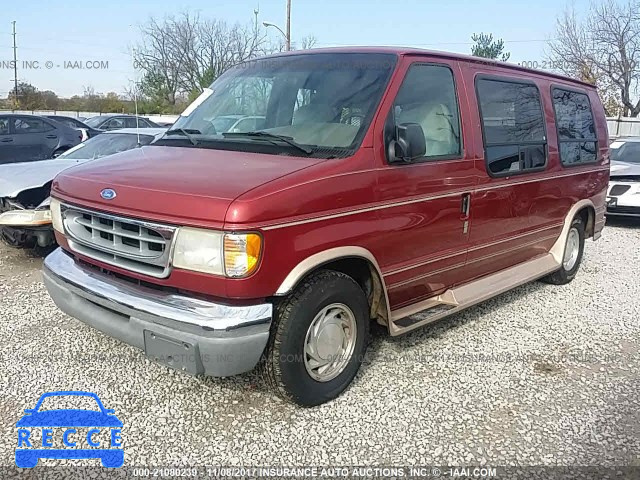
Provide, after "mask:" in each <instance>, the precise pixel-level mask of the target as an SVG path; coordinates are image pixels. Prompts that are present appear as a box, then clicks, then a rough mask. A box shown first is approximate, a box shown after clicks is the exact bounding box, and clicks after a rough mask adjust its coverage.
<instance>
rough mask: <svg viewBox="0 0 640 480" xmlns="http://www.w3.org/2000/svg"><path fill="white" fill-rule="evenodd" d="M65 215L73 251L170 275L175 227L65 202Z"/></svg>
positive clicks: (147, 272) (155, 274)
mask: <svg viewBox="0 0 640 480" xmlns="http://www.w3.org/2000/svg"><path fill="white" fill-rule="evenodd" d="M62 218H63V222H64V228H65V232H66V234H67V237H68V240H69V246H70V247H71V249H72V250H74V251H76V252H78V253H80V254H81V255H85V256H87V257H90V258H93V259H95V260H99V261H101V262H104V263H107V264H109V265H115V266H117V267H120V268H124V269H126V270H131V271H134V272H138V273H142V274H145V275H150V276H153V277H158V278H164V277H167V276H168V275H169V269H170V261H169V260H170V255H171V242H172V240H173V235H174V233H175V227H171V226H166V225H158V224H154V223H150V222H145V221H144V220H137V219H132V218H126V217H120V216H116V215H111V214H108V213H102V212H95V211H91V210H85V209H83V208H78V207H73V206H67V205H64V206H63V208H62Z"/></svg>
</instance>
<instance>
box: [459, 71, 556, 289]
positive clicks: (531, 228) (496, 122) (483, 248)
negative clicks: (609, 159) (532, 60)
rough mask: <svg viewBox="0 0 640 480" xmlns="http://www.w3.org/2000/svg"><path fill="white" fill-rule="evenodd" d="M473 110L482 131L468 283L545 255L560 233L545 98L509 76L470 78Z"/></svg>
mask: <svg viewBox="0 0 640 480" xmlns="http://www.w3.org/2000/svg"><path fill="white" fill-rule="evenodd" d="M470 73H471V78H468V79H467V83H468V84H470V83H471V82H473V83H474V85H475V88H474V89H471V88H470V89H469V90H470V92H475V95H473V93H472V94H471V95H470V96H472V97H473V98H470V108H471V110H472V112H473V114H474V115H475V116H476V118H478V123H479V124H480V126H481V129H482V139H481V143H482V144H481V145H480V147H481V152H482V156H481V158H479V159H478V160H477V163H478V165H477V169H478V171H479V172H481V176H480V182H479V185H478V187H477V189H476V190H475V191H474V193H473V195H472V198H471V228H470V230H471V238H470V244H469V253H468V257H467V266H466V270H467V274H468V276H469V278H468V279H467V280H472V279H475V278H479V277H482V276H485V275H489V274H491V273H495V272H498V271H500V270H503V269H505V268H508V267H511V266H514V265H517V264H519V263H522V262H525V261H527V260H530V259H532V258H534V257H536V256H538V255H541V254H544V253H546V252H548V251H549V249H550V248H551V246H552V245H553V243H554V242H555V240H556V239H557V237H558V235H559V234H560V231H561V229H562V221H561V220H560V219H558V215H557V214H556V212H557V211H558V209H559V208H562V204H561V202H560V201H559V198H560V196H561V192H559V191H558V185H557V184H555V185H554V184H553V183H552V182H550V181H549V176H550V175H549V174H550V169H551V167H554V168H557V166H556V165H555V162H553V163H551V162H549V142H548V137H547V123H548V122H549V121H551V120H550V119H551V118H552V116H551V115H552V114H551V113H550V112H547V108H546V106H547V102H546V101H545V97H544V96H543V93H544V90H543V89H541V87H540V85H538V84H537V83H536V82H534V81H533V80H531V79H530V78H524V77H520V76H516V75H512V74H511V73H510V72H506V73H505V74H502V73H496V74H494V73H491V74H490V75H488V74H485V73H482V72H480V73H478V72H473V71H471V72H470Z"/></svg>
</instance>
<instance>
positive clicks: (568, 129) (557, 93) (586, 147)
mask: <svg viewBox="0 0 640 480" xmlns="http://www.w3.org/2000/svg"><path fill="white" fill-rule="evenodd" d="M553 108H554V110H555V112H556V126H557V129H558V148H559V149H560V161H561V162H562V164H563V165H565V166H570V165H580V164H583V163H593V162H595V161H596V158H597V155H596V152H597V146H598V139H597V137H596V127H595V123H594V121H593V113H592V112H591V103H590V102H589V97H587V95H585V94H584V93H579V92H572V91H570V90H564V89H561V88H554V89H553Z"/></svg>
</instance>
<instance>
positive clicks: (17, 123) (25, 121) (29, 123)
mask: <svg viewBox="0 0 640 480" xmlns="http://www.w3.org/2000/svg"><path fill="white" fill-rule="evenodd" d="M13 128H14V130H13V131H14V132H15V133H43V132H48V131H49V130H53V127H52V126H51V125H50V124H48V123H47V122H45V121H43V120H41V119H39V118H16V119H15V120H14V121H13Z"/></svg>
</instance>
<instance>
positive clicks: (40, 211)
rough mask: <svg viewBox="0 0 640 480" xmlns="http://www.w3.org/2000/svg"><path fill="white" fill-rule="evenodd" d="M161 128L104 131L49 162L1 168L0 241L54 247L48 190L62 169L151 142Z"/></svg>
mask: <svg viewBox="0 0 640 480" xmlns="http://www.w3.org/2000/svg"><path fill="white" fill-rule="evenodd" d="M165 131H166V129H164V128H145V129H140V130H139V131H138V130H136V129H135V128H123V129H120V130H111V131H108V132H104V133H102V134H100V135H98V136H96V137H93V138H90V139H88V140H87V141H86V142H83V143H80V144H78V145H76V146H75V147H73V148H71V149H69V150H67V151H66V152H64V153H63V154H62V155H60V156H59V157H57V158H55V159H51V160H41V161H37V162H25V163H9V164H6V165H0V238H1V239H2V240H3V241H4V242H5V243H7V244H9V245H11V246H14V247H24V246H35V245H36V244H37V245H38V246H40V247H43V248H46V247H48V246H50V245H54V244H55V238H54V235H53V229H52V228H51V212H50V210H49V191H50V188H51V182H52V181H53V178H54V177H55V176H56V175H57V174H58V173H60V172H61V171H62V170H64V169H65V168H69V167H72V166H74V165H77V164H79V163H83V162H87V161H89V160H95V159H96V158H101V157H105V156H107V155H114V154H116V153H119V152H124V151H126V150H131V149H133V148H136V147H138V146H144V145H148V144H149V143H151V142H152V141H153V140H154V139H155V138H157V137H158V136H160V135H162V134H164V132H165Z"/></svg>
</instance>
